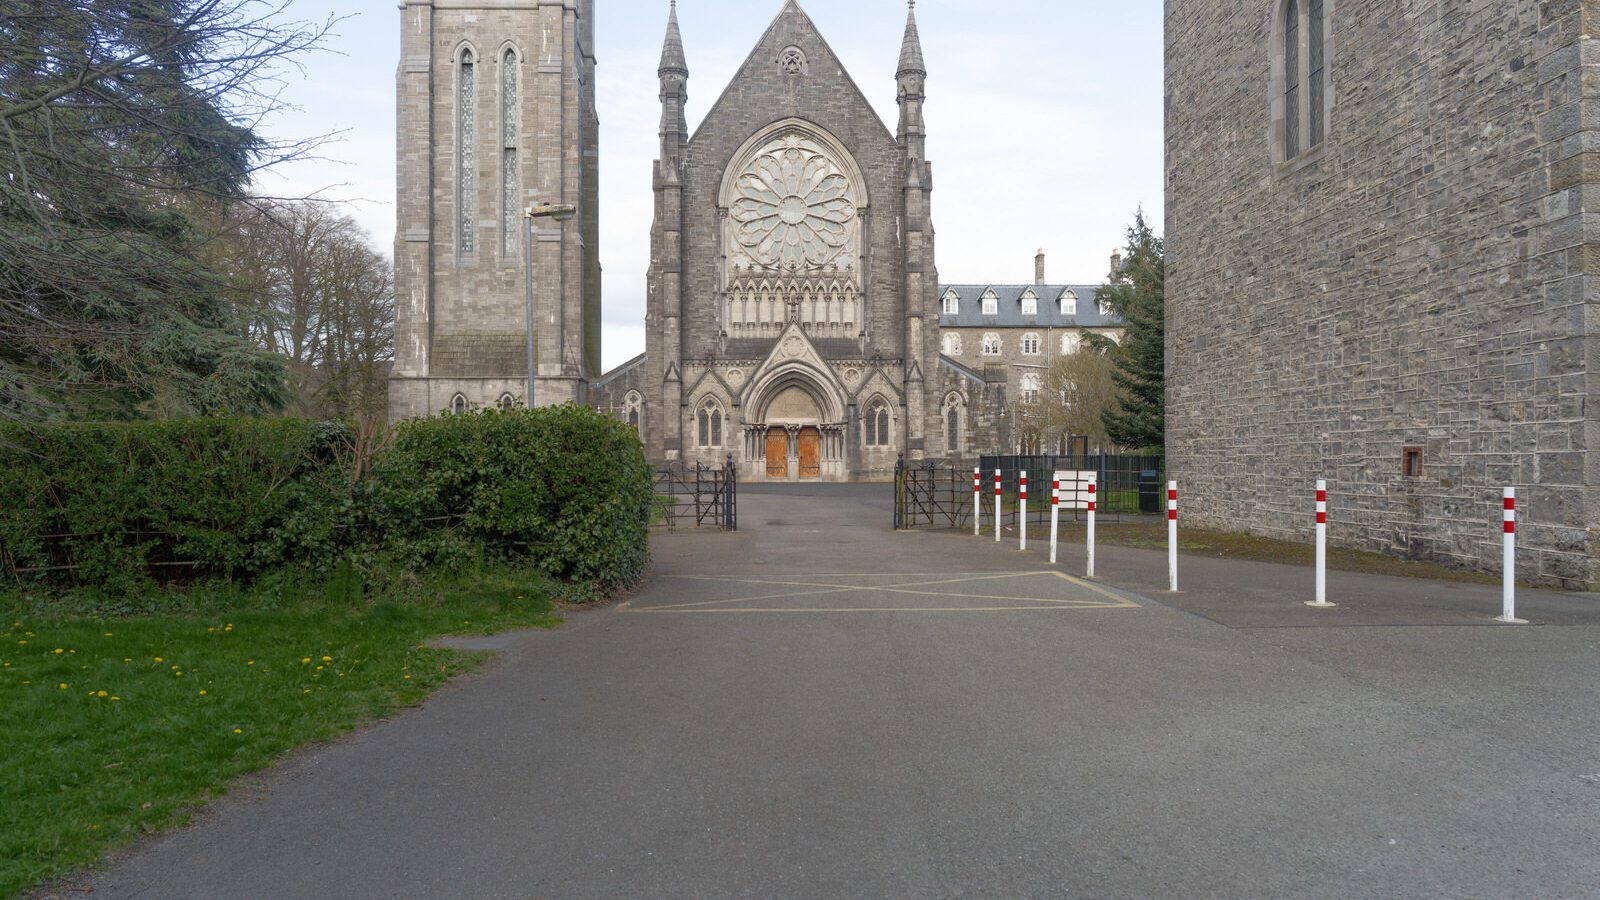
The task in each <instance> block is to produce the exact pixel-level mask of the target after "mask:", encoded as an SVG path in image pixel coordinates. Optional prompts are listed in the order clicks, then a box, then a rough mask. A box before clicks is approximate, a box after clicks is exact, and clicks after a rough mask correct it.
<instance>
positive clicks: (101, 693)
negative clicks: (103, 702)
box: [94, 691, 111, 699]
mask: <svg viewBox="0 0 1600 900" xmlns="http://www.w3.org/2000/svg"><path fill="white" fill-rule="evenodd" d="M94 695H95V696H96V697H100V698H102V699H103V698H105V697H109V696H111V695H110V694H109V693H107V692H105V691H95V694H94Z"/></svg>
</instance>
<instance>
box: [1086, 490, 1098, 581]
mask: <svg viewBox="0 0 1600 900" xmlns="http://www.w3.org/2000/svg"><path fill="white" fill-rule="evenodd" d="M1099 480H1100V476H1099V474H1096V475H1094V476H1093V477H1092V478H1090V479H1089V536H1088V540H1089V573H1088V574H1089V577H1090V578H1093V577H1094V511H1095V507H1096V506H1098V505H1099V503H1098V500H1099V496H1100V495H1099Z"/></svg>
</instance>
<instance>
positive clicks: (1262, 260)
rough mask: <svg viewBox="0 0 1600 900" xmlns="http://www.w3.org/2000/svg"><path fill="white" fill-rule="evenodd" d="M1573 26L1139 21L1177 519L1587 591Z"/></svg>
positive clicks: (1593, 421)
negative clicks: (1509, 539) (1152, 149)
mask: <svg viewBox="0 0 1600 900" xmlns="http://www.w3.org/2000/svg"><path fill="white" fill-rule="evenodd" d="M1597 34H1600V12H1597V8H1596V5H1595V4H1594V3H1592V2H1583V0H1550V2H1540V3H1533V2H1509V0H1504V2H1492V3H1477V4H1456V3H1442V2H1436V0H1430V2H1420V3H1408V4H1393V3H1357V2H1348V0H1250V2H1240V0H1168V2H1167V5H1166V43H1167V47H1166V59H1167V103H1166V109H1167V120H1166V133H1167V173H1168V177H1167V224H1166V241H1167V245H1166V246H1167V252H1168V257H1167V283H1166V287H1167V317H1168V318H1167V327H1168V333H1169V338H1168V341H1167V352H1168V363H1167V370H1168V372H1169V373H1170V375H1169V381H1168V392H1169V393H1168V418H1167V436H1168V455H1169V464H1170V467H1171V471H1172V474H1173V475H1174V476H1175V477H1176V478H1177V479H1178V480H1179V481H1180V482H1181V483H1182V487H1183V504H1184V515H1185V517H1186V518H1187V520H1188V521H1190V522H1195V523H1199V524H1204V525H1210V526H1215V527H1220V528H1228V529H1249V530H1253V531H1258V532H1263V533H1266V534H1268V535H1273V536H1280V537H1293V538H1297V539H1298V538H1304V537H1305V536H1306V535H1309V534H1310V533H1311V530H1312V517H1311V515H1310V513H1309V512H1308V510H1309V509H1311V505H1310V498H1311V496H1312V493H1311V492H1312V488H1313V482H1314V480H1315V479H1317V478H1327V479H1329V481H1330V495H1331V496H1330V501H1331V506H1332V508H1333V511H1332V514H1331V516H1330V518H1331V520H1332V521H1333V523H1334V524H1333V526H1332V529H1331V535H1332V539H1333V540H1334V541H1336V542H1337V543H1341V544H1344V545H1347V546H1353V547H1358V548H1364V549H1371V550H1377V551H1382V552H1389V553H1397V554H1403V555H1409V556H1414V557H1422V558H1430V559H1436V560H1442V561H1448V562H1453V563H1456V564H1460V565H1465V566H1469V567H1479V568H1488V569H1495V568H1497V567H1498V554H1499V552H1500V543H1501V529H1500V515H1499V497H1500V491H1501V488H1502V487H1503V486H1508V485H1509V486H1515V487H1517V488H1518V489H1519V493H1520V497H1519V502H1520V506H1521V515H1522V518H1523V524H1522V526H1521V527H1520V529H1519V555H1520V557H1521V558H1520V563H1519V565H1520V570H1521V571H1522V572H1525V573H1527V574H1528V576H1529V577H1535V578H1537V579H1539V580H1540V581H1542V582H1545V583H1551V584H1559V585H1565V586H1569V587H1583V586H1589V585H1594V584H1596V583H1597V582H1600V564H1597V558H1600V403H1595V402H1591V401H1593V400H1597V399H1600V391H1597V388H1600V304H1597V302H1596V299H1595V298H1596V297H1597V296H1600V216H1597V215H1596V214H1597V213H1600V155H1597V153H1596V151H1597V149H1600V119H1597V117H1596V115H1595V109H1596V108H1597V105H1600V80H1597V79H1596V78H1595V77H1594V68H1595V66H1594V64H1595V58H1594V47H1595V46H1596V42H1595V40H1594V39H1595V37H1596V36H1597Z"/></svg>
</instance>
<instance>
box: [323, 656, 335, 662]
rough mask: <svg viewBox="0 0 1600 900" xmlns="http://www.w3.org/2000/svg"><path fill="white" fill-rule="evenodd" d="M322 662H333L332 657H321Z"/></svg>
mask: <svg viewBox="0 0 1600 900" xmlns="http://www.w3.org/2000/svg"><path fill="white" fill-rule="evenodd" d="M322 661H323V662H333V657H331V656H324V657H323V658H322Z"/></svg>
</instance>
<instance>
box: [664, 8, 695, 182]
mask: <svg viewBox="0 0 1600 900" xmlns="http://www.w3.org/2000/svg"><path fill="white" fill-rule="evenodd" d="M657 74H658V75H660V76H661V168H662V171H663V173H664V174H666V175H668V177H670V178H676V177H677V169H678V159H679V156H680V155H681V154H682V150H683V143H684V141H687V140H688V139H689V121H688V118H687V116H686V113H685V111H684V108H685V107H686V106H687V105H688V102H689V63H688V60H686V59H685V58H684V54H683V35H682V34H681V33H679V31H678V0H672V12H671V13H670V14H669V15H668V16H667V39H666V42H665V43H663V44H662V46H661V68H660V69H659V70H657Z"/></svg>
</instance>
